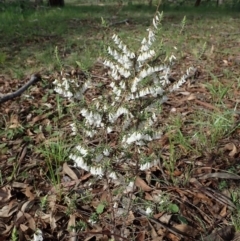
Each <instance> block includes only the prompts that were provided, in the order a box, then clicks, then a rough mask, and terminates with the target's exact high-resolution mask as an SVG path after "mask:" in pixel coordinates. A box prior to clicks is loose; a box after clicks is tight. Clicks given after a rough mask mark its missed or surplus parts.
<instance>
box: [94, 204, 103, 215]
mask: <svg viewBox="0 0 240 241" xmlns="http://www.w3.org/2000/svg"><path fill="white" fill-rule="evenodd" d="M104 208H105V206H104V205H103V204H102V203H100V204H98V206H97V209H96V212H97V214H101V213H103V210H104Z"/></svg>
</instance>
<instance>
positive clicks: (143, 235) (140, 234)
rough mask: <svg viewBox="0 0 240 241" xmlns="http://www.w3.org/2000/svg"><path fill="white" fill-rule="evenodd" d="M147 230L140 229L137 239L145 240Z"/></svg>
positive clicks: (137, 240) (139, 240)
mask: <svg viewBox="0 0 240 241" xmlns="http://www.w3.org/2000/svg"><path fill="white" fill-rule="evenodd" d="M145 236H146V231H140V232H139V233H138V234H137V237H136V241H145Z"/></svg>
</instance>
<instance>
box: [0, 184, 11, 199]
mask: <svg viewBox="0 0 240 241" xmlns="http://www.w3.org/2000/svg"><path fill="white" fill-rule="evenodd" d="M11 197H12V195H11V187H10V186H9V185H6V186H4V187H2V188H1V189H0V202H6V201H8V200H9V199H10V198H11Z"/></svg>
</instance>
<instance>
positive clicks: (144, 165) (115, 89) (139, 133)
mask: <svg viewBox="0 0 240 241" xmlns="http://www.w3.org/2000/svg"><path fill="white" fill-rule="evenodd" d="M161 19H162V13H161V14H160V13H159V12H157V13H156V15H155V17H154V18H153V25H152V27H150V28H148V29H147V31H148V35H147V37H146V38H143V40H142V42H141V46H140V49H139V50H138V51H137V53H134V52H133V51H131V50H130V49H129V48H128V46H127V45H125V44H124V43H123V41H122V40H121V39H120V38H119V36H118V35H117V34H114V35H113V37H112V40H113V46H114V47H108V49H107V51H108V54H109V58H108V59H107V60H105V61H104V65H105V66H106V67H107V68H108V69H109V75H110V76H111V83H110V84H109V83H108V84H105V85H104V87H103V86H100V87H98V86H96V84H95V83H93V82H92V81H90V80H88V81H86V82H85V83H84V84H82V85H80V84H79V83H78V82H77V81H75V80H69V79H66V78H63V79H62V80H61V81H59V80H55V82H54V84H55V91H56V92H57V93H59V94H61V95H63V96H64V97H66V98H68V99H69V100H71V101H73V102H77V101H78V102H80V113H79V114H80V115H81V116H82V117H83V118H82V119H83V122H81V123H78V122H76V123H73V124H72V125H71V128H72V131H73V134H74V135H75V134H79V135H80V136H81V140H82V141H81V143H79V144H78V145H77V146H76V147H75V151H73V153H72V154H71V155H70V158H71V159H72V160H73V161H74V162H75V165H76V166H77V167H80V168H82V169H84V170H86V171H88V172H91V173H92V174H93V175H97V176H100V177H102V176H106V177H108V178H112V179H117V178H118V175H119V174H118V173H117V172H116V171H115V170H117V168H119V167H125V168H126V169H129V170H132V169H134V170H139V169H140V170H146V169H149V168H151V167H152V166H155V165H158V163H159V150H160V148H161V147H158V148H156V149H154V150H152V151H151V153H149V151H148V148H147V146H148V144H149V143H150V142H154V141H156V140H158V139H160V138H161V134H162V132H161V130H160V127H159V126H160V124H159V123H158V116H159V114H160V108H161V105H162V103H164V102H165V101H166V99H167V94H168V93H169V92H173V91H175V90H177V89H178V88H179V87H180V86H181V85H183V84H184V83H185V81H186V79H187V78H188V76H189V74H190V72H191V71H193V70H194V69H193V68H189V69H188V70H187V72H186V74H185V75H183V76H182V77H181V78H180V79H179V81H177V82H175V83H174V84H173V85H170V84H171V83H170V81H169V77H170V74H171V67H172V66H173V64H174V60H175V56H174V55H171V56H170V57H167V56H166V58H165V59H166V61H165V62H161V63H160V64H157V65H154V64H153V63H156V62H157V61H155V60H157V56H159V53H158V50H157V48H156V46H155V48H154V43H155V41H156V39H157V38H156V37H157V34H158V32H159V28H160V21H161ZM158 49H159V51H160V50H161V47H158ZM93 88H98V91H99V92H100V93H101V95H100V96H98V97H95V98H93V99H91V101H86V98H85V94H86V93H87V92H88V91H91V89H93ZM106 90H107V91H106ZM136 168H137V169H136Z"/></svg>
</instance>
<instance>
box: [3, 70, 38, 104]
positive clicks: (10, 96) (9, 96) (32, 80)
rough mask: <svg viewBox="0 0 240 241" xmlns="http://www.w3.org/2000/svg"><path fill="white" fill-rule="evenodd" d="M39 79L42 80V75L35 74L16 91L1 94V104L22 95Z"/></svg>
mask: <svg viewBox="0 0 240 241" xmlns="http://www.w3.org/2000/svg"><path fill="white" fill-rule="evenodd" d="M39 80H41V76H40V75H38V74H36V75H35V74H34V75H32V76H31V78H30V80H29V81H28V82H27V83H26V84H25V85H23V86H22V87H21V88H20V89H18V90H16V91H15V92H12V93H8V94H6V95H2V94H0V104H1V103H4V102H6V101H8V100H11V99H14V98H16V97H17V96H19V95H21V94H22V93H23V92H24V91H25V90H26V89H28V87H29V86H30V85H33V84H35V83H36V82H37V81H39Z"/></svg>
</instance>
